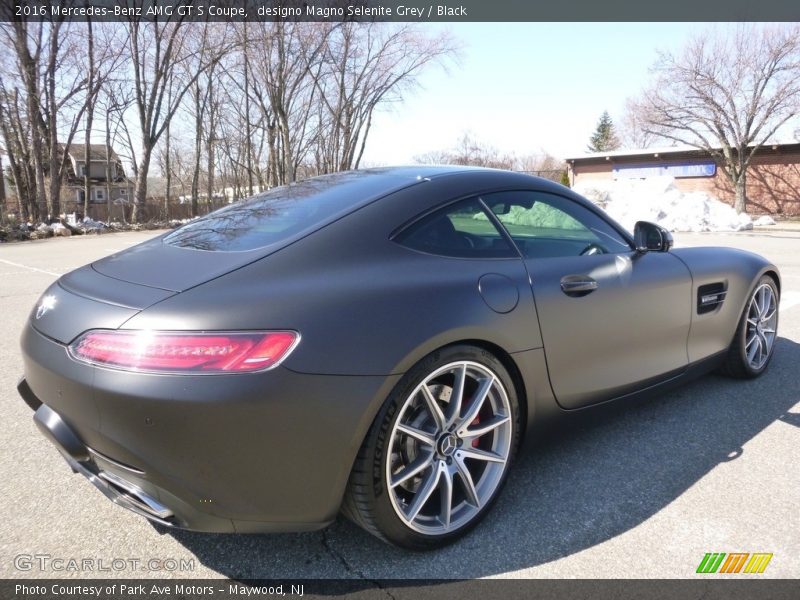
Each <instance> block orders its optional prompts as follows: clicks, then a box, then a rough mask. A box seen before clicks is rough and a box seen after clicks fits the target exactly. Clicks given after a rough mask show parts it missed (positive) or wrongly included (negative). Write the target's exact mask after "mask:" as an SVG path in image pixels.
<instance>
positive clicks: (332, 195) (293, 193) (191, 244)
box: [164, 171, 396, 252]
mask: <svg viewBox="0 0 800 600" xmlns="http://www.w3.org/2000/svg"><path fill="white" fill-rule="evenodd" d="M393 183H394V184H395V186H392V185H391V184H393ZM392 187H396V182H394V181H388V182H387V179H386V178H384V179H381V178H379V177H375V176H374V175H373V176H370V173H369V172H363V171H361V172H359V171H355V172H349V173H337V174H334V175H328V176H324V177H315V178H313V179H307V180H305V181H302V182H300V183H297V184H292V185H288V186H282V187H278V188H275V189H272V190H270V191H268V192H264V193H263V194H259V195H257V196H253V197H252V198H249V199H246V200H242V201H240V202H237V203H235V204H231V205H230V206H226V207H225V208H221V209H220V210H217V211H215V212H212V213H210V214H208V215H206V216H204V217H201V218H199V219H196V220H194V221H192V222H190V223H187V224H186V225H184V226H183V227H180V228H179V229H176V230H175V231H174V232H172V233H170V234H169V235H167V236H166V237H165V238H164V243H165V244H169V245H171V246H178V247H181V248H192V249H195V250H208V251H216V252H245V251H248V250H256V249H261V248H266V247H270V246H279V245H285V244H287V243H289V242H291V241H293V240H295V239H297V238H299V237H302V236H303V235H305V234H308V233H310V232H312V231H314V230H316V229H318V228H319V227H321V226H323V225H325V224H327V223H330V222H331V221H333V220H335V219H337V218H338V217H340V216H343V215H345V214H347V213H349V212H351V211H352V210H354V209H355V208H357V207H359V206H361V205H363V204H365V203H367V202H368V201H370V200H371V199H374V198H375V197H379V196H381V195H383V194H385V193H387V192H389V191H391V188H392Z"/></svg>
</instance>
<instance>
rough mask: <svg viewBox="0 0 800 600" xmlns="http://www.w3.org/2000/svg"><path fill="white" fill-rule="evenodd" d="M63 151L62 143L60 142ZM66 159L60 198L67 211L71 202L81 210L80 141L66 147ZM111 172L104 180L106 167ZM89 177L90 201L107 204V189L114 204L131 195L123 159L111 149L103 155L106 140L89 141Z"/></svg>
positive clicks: (83, 168) (82, 164) (83, 167)
mask: <svg viewBox="0 0 800 600" xmlns="http://www.w3.org/2000/svg"><path fill="white" fill-rule="evenodd" d="M59 148H60V149H61V150H62V151H63V150H64V148H65V145H64V144H59ZM67 153H68V156H69V161H68V162H67V172H66V176H65V178H64V186H65V187H66V188H67V190H68V192H67V193H66V194H65V195H64V197H63V198H62V202H64V203H65V207H66V208H67V211H69V206H70V205H71V204H72V203H74V204H75V208H77V209H78V210H79V211H82V210H83V201H84V195H85V191H84V176H85V174H86V165H85V161H84V157H85V147H84V145H83V144H72V145H70V146H69V148H68V149H67ZM107 166H108V171H109V172H110V175H111V177H110V181H108V182H107V181H106V167H107ZM89 181H90V184H91V195H90V197H89V203H90V204H106V203H107V202H108V200H109V199H108V198H107V197H106V194H107V193H108V191H109V189H110V192H111V202H112V203H114V204H125V203H127V202H128V201H129V200H131V199H132V197H133V187H134V184H133V181H131V180H130V179H128V177H127V176H126V175H125V169H124V168H123V166H122V161H121V160H120V159H119V156H118V155H117V153H116V152H114V150H113V149H111V150H110V152H109V153H108V155H106V146H105V144H90V146H89Z"/></svg>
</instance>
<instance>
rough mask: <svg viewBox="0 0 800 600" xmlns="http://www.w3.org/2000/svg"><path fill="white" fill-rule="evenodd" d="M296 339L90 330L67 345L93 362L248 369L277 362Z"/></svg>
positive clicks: (289, 334)
mask: <svg viewBox="0 0 800 600" xmlns="http://www.w3.org/2000/svg"><path fill="white" fill-rule="evenodd" d="M299 341H300V334H298V333H297V332H296V331H250V332H232V333H218V332H210V333H207V332H196V333H184V332H168V331H109V330H94V331H88V332H86V333H84V334H83V335H81V336H80V337H79V338H78V339H76V340H75V341H74V342H72V344H70V346H69V352H70V354H71V355H72V357H73V358H75V359H76V360H79V361H81V362H86V363H90V364H93V365H101V366H107V367H114V368H117V369H125V370H130V371H151V372H157V373H197V374H203V373H205V374H210V373H248V372H252V371H263V370H265V369H269V368H271V367H274V366H276V365H277V364H278V363H280V362H281V361H282V360H283V359H284V358H286V357H287V356H288V355H289V353H290V352H291V351H292V350H294V348H295V346H297V343H298V342H299Z"/></svg>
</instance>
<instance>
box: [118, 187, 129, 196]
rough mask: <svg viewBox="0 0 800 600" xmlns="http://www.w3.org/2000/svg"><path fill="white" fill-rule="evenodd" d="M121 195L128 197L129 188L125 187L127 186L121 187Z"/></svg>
mask: <svg viewBox="0 0 800 600" xmlns="http://www.w3.org/2000/svg"><path fill="white" fill-rule="evenodd" d="M119 195H120V196H123V197H125V198H127V197H128V190H127V189H125V188H120V190H119Z"/></svg>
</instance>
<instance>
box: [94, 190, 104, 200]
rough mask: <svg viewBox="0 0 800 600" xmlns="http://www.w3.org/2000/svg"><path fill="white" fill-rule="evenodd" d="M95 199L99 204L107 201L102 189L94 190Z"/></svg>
mask: <svg viewBox="0 0 800 600" xmlns="http://www.w3.org/2000/svg"><path fill="white" fill-rule="evenodd" d="M94 199H95V200H97V201H98V202H102V201H103V200H105V199H106V193H105V192H104V191H103V190H102V189H101V188H96V189H95V190H94Z"/></svg>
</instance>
